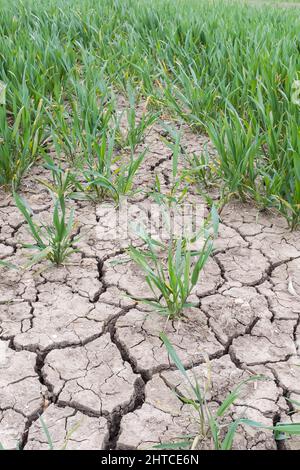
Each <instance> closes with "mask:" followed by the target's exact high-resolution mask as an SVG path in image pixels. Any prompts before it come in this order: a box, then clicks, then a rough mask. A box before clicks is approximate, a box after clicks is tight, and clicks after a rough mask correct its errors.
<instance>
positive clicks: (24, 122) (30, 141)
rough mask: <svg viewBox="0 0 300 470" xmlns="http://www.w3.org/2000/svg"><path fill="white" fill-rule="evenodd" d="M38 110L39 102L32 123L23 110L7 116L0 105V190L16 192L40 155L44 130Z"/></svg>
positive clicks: (41, 103) (39, 109)
mask: <svg viewBox="0 0 300 470" xmlns="http://www.w3.org/2000/svg"><path fill="white" fill-rule="evenodd" d="M42 109H43V102H42V100H40V102H39V105H38V108H37V110H36V115H35V119H34V120H32V118H31V115H30V110H29V109H28V108H27V107H25V106H23V107H21V109H19V111H18V112H16V113H12V114H9V115H8V113H7V109H6V107H5V106H1V105H0V186H4V187H12V188H13V189H15V190H16V189H17V188H18V187H19V186H20V183H21V179H22V177H23V175H24V174H25V173H26V172H28V170H29V168H30V167H31V166H32V165H33V163H34V162H35V160H36V158H37V155H38V153H39V152H40V151H41V142H42V139H43V133H44V127H45V123H44V121H43V116H42V112H43V111H42Z"/></svg>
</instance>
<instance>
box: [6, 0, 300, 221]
mask: <svg viewBox="0 0 300 470" xmlns="http://www.w3.org/2000/svg"><path fill="white" fill-rule="evenodd" d="M299 26H300V12H299V14H298V12H297V11H295V10H290V9H278V8H270V7H269V6H268V7H266V8H264V7H263V6H259V7H257V8H256V7H255V6H251V7H250V6H249V5H247V4H243V5H240V4H238V3H236V2H234V3H230V2H216V1H215V2H201V1H193V0H192V1H191V0H189V1H185V0H177V1H176V2H174V1H172V2H171V1H170V2H169V1H157V0H154V1H151V2H146V1H145V2H144V1H143V0H141V1H138V2H137V1H128V0H125V1H103V0H102V1H93V0H85V1H68V0H64V1H59V0H56V1H53V0H52V1H49V2H48V1H47V2H45V1H40V2H30V1H25V2H18V1H11V2H6V1H2V2H1V12H0V28H1V37H0V54H1V64H0V67H1V68H0V79H1V81H2V82H3V84H4V86H6V100H5V104H2V105H1V108H0V112H1V123H0V124H1V138H2V144H1V154H0V184H2V185H5V186H10V185H11V183H12V182H13V183H14V184H15V185H18V184H19V182H20V180H21V178H22V175H23V174H24V172H25V171H26V169H27V168H28V167H29V166H30V165H31V164H32V162H34V160H35V159H36V157H37V156H38V155H40V154H41V151H42V150H44V149H45V147H46V146H47V138H49V135H53V134H54V135H56V136H60V135H61V134H62V133H63V132H64V122H63V113H64V110H63V108H64V109H67V107H68V104H71V105H72V103H74V102H76V108H78V114H80V115H81V117H82V119H83V118H84V115H85V113H86V109H87V107H89V109H90V110H92V109H93V106H94V105H95V100H96V96H97V95H98V96H99V97H100V99H101V100H102V101H103V102H105V103H107V102H108V101H109V100H110V98H109V96H111V91H112V89H114V90H115V91H116V90H118V91H120V92H125V93H126V92H127V91H128V86H129V84H130V86H131V87H133V88H134V89H135V91H136V93H137V94H138V96H139V97H144V98H145V99H148V100H149V104H150V105H151V108H152V109H153V110H154V109H155V110H161V109H163V110H164V111H165V112H168V113H169V114H170V116H172V118H173V119H174V120H183V121H185V122H187V123H188V124H189V125H190V126H191V127H192V128H193V129H195V130H196V131H199V132H208V133H209V135H210V136H211V139H212V141H213V143H214V144H215V146H216V148H217V151H218V154H219V159H218V162H216V163H215V166H216V167H215V169H214V171H215V174H216V176H217V178H218V179H219V182H220V186H222V193H223V194H225V193H226V194H225V196H224V197H226V195H228V194H230V195H231V194H235V195H238V196H239V197H241V198H248V197H250V198H252V199H253V200H254V201H256V203H257V204H259V205H260V206H261V207H266V208H269V207H275V208H277V209H278V210H279V211H280V212H281V213H282V214H283V215H284V216H285V217H286V218H287V220H288V221H289V224H290V226H291V228H295V227H296V226H297V224H298V223H299V208H300V180H299V179H300V141H299V102H298V98H297V97H298V94H297V93H298V92H297V90H298V89H297V88H295V89H294V88H293V87H297V80H298V78H300V76H299V75H298V74H299V71H300V56H299V50H300V41H299V36H298V31H299ZM83 84H84V86H83ZM2 86H3V85H2ZM293 96H294V98H295V99H293ZM91 112H92V111H91ZM111 112H112V111H111ZM5 116H6V118H5ZM77 124H78V126H79V127H80V125H81V124H82V123H77ZM77 124H76V123H74V124H73V129H68V132H69V134H70V139H72V138H73V139H75V140H76V133H77V132H79V133H80V129H78V128H77V127H78V126H77ZM76 126H77V127H76ZM77 138H79V137H78V136H77ZM57 140H58V141H59V137H58V138H57Z"/></svg>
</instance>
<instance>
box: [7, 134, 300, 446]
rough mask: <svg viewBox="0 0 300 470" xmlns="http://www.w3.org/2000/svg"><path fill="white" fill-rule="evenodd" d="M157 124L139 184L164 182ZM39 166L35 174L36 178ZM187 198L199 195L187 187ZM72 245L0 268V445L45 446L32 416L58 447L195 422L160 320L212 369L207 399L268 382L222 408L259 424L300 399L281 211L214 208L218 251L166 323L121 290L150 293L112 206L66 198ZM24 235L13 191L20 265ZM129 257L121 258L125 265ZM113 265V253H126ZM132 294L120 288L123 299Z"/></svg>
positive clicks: (11, 233)
mask: <svg viewBox="0 0 300 470" xmlns="http://www.w3.org/2000/svg"><path fill="white" fill-rule="evenodd" d="M160 134H161V128H160V127H159V126H158V125H157V126H154V127H153V129H152V130H151V132H150V133H149V135H148V136H147V138H146V140H145V143H144V144H143V145H147V146H148V148H149V152H148V154H147V157H146V160H145V162H144V165H143V167H142V169H141V170H140V173H139V175H138V177H137V186H138V188H143V189H144V190H145V189H147V188H148V189H149V188H151V186H152V185H153V180H154V174H155V172H158V173H159V174H160V176H161V177H162V178H163V182H164V184H163V189H166V188H167V187H168V185H169V179H170V178H169V175H170V174H171V153H170V151H169V150H168V148H167V147H166V146H165V145H164V144H163V143H162V141H161V135H160ZM205 143H208V147H209V149H210V151H211V152H212V153H213V149H212V147H211V146H210V143H209V142H207V138H206V137H203V136H195V135H193V134H192V133H191V132H190V131H189V130H188V129H186V132H185V134H184V138H183V145H184V146H185V148H186V149H187V150H188V151H189V152H192V151H197V152H199V151H200V150H201V148H202V147H203V145H204V144H205ZM44 173H45V171H44V170H43V169H42V168H41V166H36V167H35V168H34V169H33V170H32V171H31V174H30V176H28V177H27V178H26V179H25V181H24V183H23V187H22V194H23V196H24V197H25V198H26V199H27V201H28V202H29V204H30V205H31V207H32V208H33V209H34V212H35V215H36V217H38V218H39V219H41V220H47V219H48V218H49V214H50V211H49V209H50V208H51V205H52V203H51V198H50V197H49V194H48V193H47V191H46V190H45V189H44V188H43V187H42V186H41V185H39V184H38V183H37V182H36V177H37V176H39V177H40V176H41V175H42V174H44ZM44 176H45V175H44ZM188 200H190V201H192V200H194V201H198V202H199V204H200V203H201V200H200V199H199V196H196V193H194V194H193V193H192V191H191V194H190V195H189V197H188ZM72 204H73V205H74V207H75V209H76V220H77V223H78V225H77V232H78V233H79V234H80V241H79V243H78V248H79V252H78V253H77V254H75V255H74V256H73V257H72V258H70V259H69V260H68V262H67V264H66V265H65V266H62V267H48V266H46V265H45V264H42V265H39V266H35V267H33V268H31V269H30V270H27V271H24V270H20V271H14V270H8V269H6V268H5V269H4V268H2V269H1V271H0V348H1V351H0V352H1V354H0V442H1V443H2V444H3V446H4V447H5V448H8V449H10V448H15V446H16V443H17V442H18V441H19V442H20V445H21V447H22V448H25V449H47V448H48V443H47V439H46V436H45V433H44V431H43V429H42V425H41V421H40V420H39V415H42V416H43V420H44V422H45V423H46V425H47V427H48V429H49V433H50V435H51V438H52V440H53V444H54V447H55V448H60V447H62V446H63V444H64V442H65V440H66V438H67V436H68V443H67V448H69V449H87V448H93V449H136V448H137V449H144V448H147V449H150V448H152V447H153V446H154V445H155V444H158V443H161V442H168V441H170V440H172V439H174V438H176V437H177V436H182V435H184V434H193V433H196V432H197V425H196V422H195V420H194V417H193V415H192V414H191V411H190V409H189V408H188V407H187V406H184V405H183V404H182V403H181V402H180V401H179V400H178V399H177V398H176V396H175V395H174V393H173V392H172V390H173V388H174V387H177V389H179V390H180V389H181V388H182V389H184V381H183V379H182V376H181V375H180V374H179V373H178V372H177V371H176V370H175V367H174V365H173V364H170V361H169V358H168V355H167V353H166V350H165V348H164V346H163V345H162V343H161V341H160V339H159V333H160V332H161V331H162V330H165V332H166V333H167V335H168V337H169V339H170V340H171V342H172V344H173V345H174V347H175V349H176V350H177V352H178V354H179V356H180V357H181V359H182V361H183V363H184V364H185V366H186V367H187V368H188V370H189V371H190V373H191V374H196V375H197V377H199V379H200V380H202V379H203V377H205V376H206V375H207V365H206V358H207V357H209V359H210V365H211V370H212V390H211V392H210V397H209V400H210V401H211V404H212V406H214V404H215V405H217V404H218V403H220V402H221V401H222V400H223V399H224V398H225V396H226V394H227V393H228V392H229V391H230V390H232V389H233V388H234V386H235V385H237V384H238V383H239V382H240V381H241V380H243V379H245V378H246V377H248V376H250V375H251V374H253V373H255V374H256V373H259V374H264V375H265V376H267V377H268V378H269V380H266V381H262V382H261V381H260V382H255V383H248V384H247V385H246V386H245V387H244V388H243V392H242V395H241V397H240V398H239V400H238V401H237V402H236V404H235V405H234V406H233V407H232V412H231V417H232V418H236V417H239V416H244V417H249V418H251V419H254V420H256V421H260V422H262V423H264V424H267V425H272V424H273V423H277V422H279V421H288V420H290V419H295V420H296V418H297V414H296V415H294V416H293V417H292V418H291V417H289V412H290V411H291V408H292V405H291V403H290V402H289V401H288V400H287V398H292V399H295V400H299V401H300V367H299V365H300V359H299V355H298V353H299V339H300V322H299V318H300V238H299V232H294V233H291V232H289V230H288V229H287V226H286V224H285V222H284V221H283V219H281V218H280V217H279V216H278V215H277V214H267V213H260V212H258V210H257V209H256V208H255V207H253V206H251V205H246V204H241V203H239V202H231V203H230V204H228V205H227V206H226V207H225V209H224V210H223V212H222V217H221V223H220V229H219V237H218V239H217V240H216V242H215V252H214V255H213V256H212V258H211V259H210V261H209V262H208V264H207V265H206V267H205V269H204V272H203V273H202V275H201V277H200V280H199V283H198V285H197V286H196V289H195V292H194V294H193V300H196V302H197V307H195V308H191V309H190V310H189V311H186V312H185V317H184V318H183V319H182V320H181V321H180V322H178V321H177V322H173V323H172V322H169V323H167V324H166V321H165V319H163V318H162V317H160V316H159V315H158V314H156V313H153V312H151V313H149V311H147V309H145V308H144V307H141V305H138V304H137V303H136V302H134V301H133V300H131V298H130V295H133V296H136V295H138V296H141V295H144V296H147V295H149V292H148V288H147V285H146V284H145V282H144V276H143V273H142V272H140V271H139V269H138V268H137V267H136V266H135V265H134V264H133V263H131V262H126V254H125V249H126V246H128V245H129V244H130V243H133V244H136V243H137V240H135V239H134V237H132V236H131V235H130V233H129V235H128V234H125V235H124V234H123V235H124V236H123V239H122V240H119V239H114V226H113V223H114V222H113V220H114V217H115V216H116V215H117V212H118V210H117V209H115V208H113V207H112V206H109V205H106V204H99V205H97V206H95V205H92V204H91V203H83V202H80V203H79V202H76V203H75V202H74V203H70V205H72ZM128 204H129V205H130V207H131V208H132V214H133V217H136V218H138V219H140V218H142V217H144V218H145V219H147V217H148V216H149V205H150V200H149V198H147V196H145V194H144V193H139V194H137V195H136V197H135V198H133V199H132V200H129V202H128ZM29 240H31V238H30V236H29V235H28V232H27V230H26V224H25V223H24V220H23V219H22V217H21V215H20V213H19V211H18V210H17V208H16V207H15V205H14V202H13V200H12V198H11V197H10V196H9V195H7V194H5V193H1V199H0V258H2V259H5V260H10V261H12V262H14V263H18V262H19V263H22V262H23V260H24V257H25V256H26V251H25V250H24V248H22V243H23V242H27V241H29ZM124 259H125V262H124ZM122 260H123V262H120V261H122ZM128 294H129V296H128ZM282 446H285V447H286V448H291V449H299V448H300V443H299V441H297V440H296V439H290V440H288V441H286V442H285V444H278V443H276V442H275V440H274V438H273V435H272V432H271V431H270V432H268V431H264V430H262V429H250V428H249V427H247V428H240V429H239V433H238V434H237V436H236V439H235V442H234V448H236V449H277V448H278V447H280V448H281V447H282Z"/></svg>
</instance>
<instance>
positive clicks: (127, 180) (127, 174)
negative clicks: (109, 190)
mask: <svg viewBox="0 0 300 470" xmlns="http://www.w3.org/2000/svg"><path fill="white" fill-rule="evenodd" d="M146 152H147V150H145V151H144V152H142V153H140V154H139V155H138V156H137V157H136V158H135V157H134V155H133V154H131V155H130V159H129V161H128V162H125V163H121V164H120V166H119V167H118V168H117V169H116V170H115V171H114V175H113V176H114V183H115V187H116V190H117V192H118V194H119V195H120V196H126V195H130V194H131V193H132V188H133V183H134V178H135V175H136V173H137V171H138V169H139V168H140V166H141V164H142V163H143V161H144V159H145V155H146Z"/></svg>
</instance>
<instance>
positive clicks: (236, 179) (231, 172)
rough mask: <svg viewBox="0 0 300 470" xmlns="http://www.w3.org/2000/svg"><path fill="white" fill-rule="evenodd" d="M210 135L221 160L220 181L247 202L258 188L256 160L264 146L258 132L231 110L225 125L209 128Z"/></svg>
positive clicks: (219, 165) (210, 126) (230, 192)
mask: <svg viewBox="0 0 300 470" xmlns="http://www.w3.org/2000/svg"><path fill="white" fill-rule="evenodd" d="M208 131H209V135H210V138H211V140H212V142H213V144H214V145H215V147H216V149H217V152H218V156H219V159H218V161H217V163H216V171H217V173H218V175H219V178H220V181H222V182H223V183H225V184H226V192H227V193H229V194H230V195H238V196H239V197H240V198H241V199H245V196H246V194H247V193H248V192H249V188H255V187H256V184H257V169H256V165H255V158H256V156H257V153H258V150H259V145H260V141H259V137H258V133H257V130H256V129H254V128H253V125H252V124H251V123H247V122H243V121H242V119H241V118H240V117H239V116H238V114H237V112H236V111H235V110H232V109H231V111H230V114H229V116H228V117H224V118H223V120H222V121H221V124H216V125H212V124H209V126H208Z"/></svg>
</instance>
